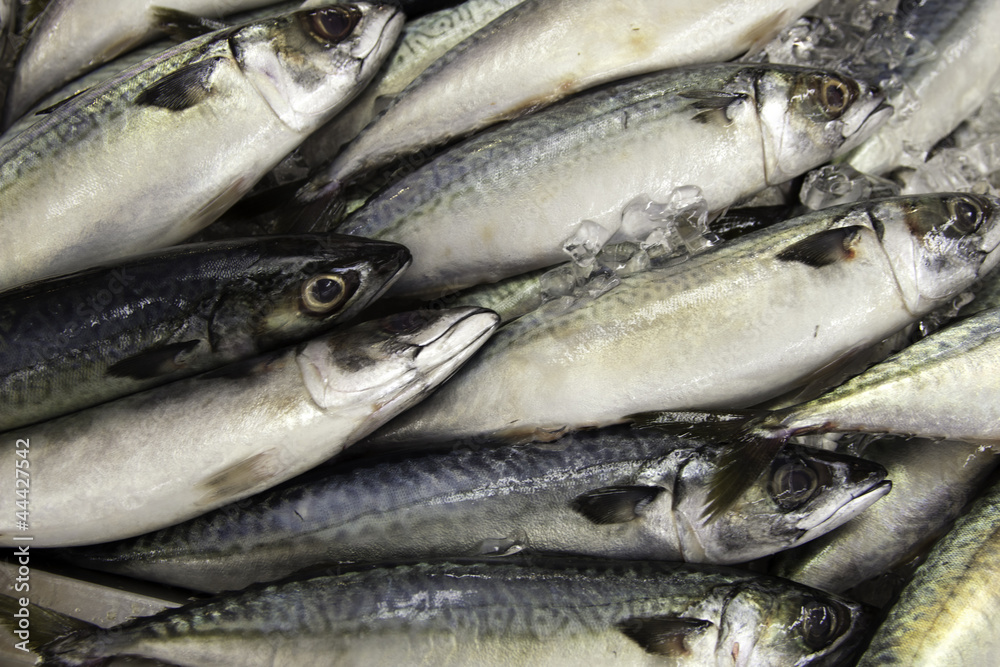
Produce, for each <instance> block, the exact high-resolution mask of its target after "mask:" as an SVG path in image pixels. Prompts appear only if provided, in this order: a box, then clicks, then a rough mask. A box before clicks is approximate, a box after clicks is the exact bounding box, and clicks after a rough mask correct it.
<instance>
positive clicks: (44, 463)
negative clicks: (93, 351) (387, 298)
mask: <svg viewBox="0 0 1000 667" xmlns="http://www.w3.org/2000/svg"><path fill="white" fill-rule="evenodd" d="M496 322H497V318H496V315H495V314H493V313H491V312H490V311H486V310H482V309H477V308H458V309H452V310H444V311H439V312H436V313H432V312H428V311H417V312H412V313H402V314H399V315H395V316H392V317H390V318H387V319H384V320H376V321H372V322H366V323H364V324H359V325H356V326H354V327H351V328H349V329H346V330H343V331H339V332H336V333H333V334H328V335H326V336H323V337H320V338H316V339H313V340H312V341H309V342H307V343H303V344H301V345H299V346H298V347H295V348H290V349H286V350H283V351H280V352H275V353H271V354H269V355H266V356H263V357H257V358H254V359H251V360H248V361H243V362H238V363H236V364H231V365H229V366H225V367H223V368H221V369H218V370H215V371H210V372H208V373H205V374H202V375H198V376H195V377H192V378H188V379H185V380H178V381H177V382H173V383H171V384H168V385H164V386H162V387H157V388H155V389H149V390H147V391H144V392H142V393H139V394H133V395H131V396H126V397H124V398H120V399H118V400H116V401H112V402H110V403H105V404H103V405H99V406H97V407H93V408H89V409H87V410H83V411H81V412H77V413H74V414H72V415H68V416H66V417H60V418H58V419H55V420H52V421H49V422H44V423H42V424H36V425H35V426H32V427H29V428H26V429H24V430H20V431H9V432H7V433H4V434H3V436H2V438H0V463H2V464H3V465H9V466H10V468H11V469H12V470H13V469H15V467H16V465H15V464H16V463H18V462H19V461H27V462H28V466H30V489H29V493H30V513H29V514H30V519H22V518H19V517H18V516H17V508H16V507H15V502H16V501H17V500H18V497H16V496H15V494H14V493H10V494H7V495H8V497H7V498H3V499H0V516H2V517H3V518H0V543H2V544H4V545H8V546H9V545H16V544H17V542H15V541H14V540H15V539H16V537H17V536H18V535H19V534H22V531H20V530H18V529H17V526H16V525H15V520H24V521H26V523H27V525H28V526H29V527H30V531H31V532H30V535H31V537H32V538H33V540H32V543H31V546H33V547H34V546H60V545H63V546H65V545H74V544H90V543H95V542H105V541H109V540H114V539H120V538H124V537H129V536H132V535H138V534H141V533H145V532H148V531H150V530H156V529H158V528H162V527H165V526H168V525H172V524H175V523H178V522H180V521H184V520H185V519H189V518H192V517H194V516H197V515H199V514H203V513H204V512H207V511H209V510H212V509H215V508H216V507H221V506H222V505H225V504H226V503H229V502H233V501H235V500H238V499H240V498H244V497H246V496H249V495H252V494H254V493H257V492H259V491H263V490H264V489H267V488H269V487H271V486H273V485H275V484H277V483H279V482H281V481H284V480H286V479H288V478H290V477H292V476H294V475H297V474H299V473H301V472H303V471H305V470H308V469H309V468H311V467H313V466H315V465H317V464H318V463H320V462H322V461H323V460H325V459H327V458H329V457H331V456H333V455H334V454H336V453H338V452H339V451H341V450H342V449H343V448H344V447H347V446H348V445H351V444H352V443H354V442H355V441H357V440H358V439H360V438H361V437H363V436H364V435H365V434H367V433H369V432H371V431H372V430H373V429H374V428H376V427H377V426H379V425H380V424H382V423H384V422H385V421H386V420H387V419H389V418H390V417H392V416H393V415H395V414H397V413H399V412H400V411H402V410H405V409H406V408H408V407H410V406H411V405H413V404H414V403H415V402H417V401H419V400H421V399H422V398H423V397H424V396H426V395H427V393H428V392H430V391H432V390H433V389H434V388H435V387H436V386H437V385H438V384H440V383H441V382H443V381H444V380H445V379H446V378H447V377H448V376H450V375H451V374H452V373H453V372H454V371H455V369H456V368H457V367H458V366H460V365H461V364H462V363H463V362H464V361H465V360H466V359H468V357H469V355H471V354H472V353H473V352H474V351H475V350H476V349H477V348H478V347H479V346H480V345H481V344H482V343H483V342H484V341H485V340H486V339H487V338H488V336H489V334H490V333H491V332H492V330H493V328H494V327H495V326H496ZM25 467H26V466H23V465H22V466H20V467H19V469H20V468H25ZM80 480H86V483H85V484H83V483H80ZM80 508H86V512H85V513H84V514H81V512H80Z"/></svg>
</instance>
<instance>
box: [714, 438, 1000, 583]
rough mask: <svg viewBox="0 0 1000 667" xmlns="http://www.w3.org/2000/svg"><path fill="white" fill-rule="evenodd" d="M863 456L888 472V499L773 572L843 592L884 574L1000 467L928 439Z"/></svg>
mask: <svg viewBox="0 0 1000 667" xmlns="http://www.w3.org/2000/svg"><path fill="white" fill-rule="evenodd" d="M864 455H865V457H866V458H868V459H870V460H873V461H878V462H879V463H881V464H883V465H885V466H886V469H887V470H888V471H889V475H890V476H891V478H892V493H891V494H890V495H889V497H887V498H885V499H884V500H883V501H882V502H880V503H877V504H876V505H875V506H874V507H872V508H870V509H869V510H868V511H866V512H864V513H863V514H862V515H861V516H858V517H857V518H855V519H853V520H852V521H851V522H850V523H849V524H847V525H846V526H841V527H840V528H838V529H837V530H834V531H833V532H830V533H828V534H826V535H822V536H820V537H819V538H818V539H816V540H813V541H812V542H810V543H809V544H805V545H803V546H801V547H799V548H797V549H794V550H792V551H787V552H785V553H783V554H781V555H780V556H779V557H778V558H777V559H776V560H775V561H773V562H772V567H771V570H770V571H771V572H772V573H774V574H776V575H777V576H779V577H784V578H786V579H791V580H792V581H797V582H799V583H800V584H804V585H806V586H812V587H814V588H819V589H821V590H824V591H829V592H831V593H841V592H843V591H846V590H848V589H850V588H853V587H855V586H857V585H858V584H861V583H862V582H864V581H867V580H869V579H872V578H874V577H877V576H879V575H881V574H884V573H886V572H889V571H890V570H891V569H893V568H894V567H897V566H900V565H902V564H903V563H905V562H906V561H907V560H909V559H911V558H913V556H914V555H915V554H917V553H919V552H920V551H921V549H922V548H924V547H926V545H928V544H930V543H931V542H932V541H933V540H935V539H937V538H938V537H940V536H941V535H943V534H944V533H945V532H946V531H947V529H948V528H950V527H951V523H952V522H953V521H954V520H955V518H956V517H958V515H959V514H960V513H961V511H962V509H963V508H964V507H965V505H966V503H967V502H969V500H970V498H972V497H973V495H974V494H975V493H976V492H977V491H978V490H979V488H980V486H981V485H982V482H983V480H984V478H985V477H986V476H987V475H988V474H989V473H990V471H991V470H993V469H994V468H995V467H996V464H997V462H998V460H1000V459H998V458H997V454H996V452H993V451H990V450H989V449H984V448H982V447H981V446H979V445H970V444H967V443H962V442H939V441H936V440H925V439H919V440H910V441H908V442H897V441H896V440H895V439H886V440H883V441H879V442H877V443H875V444H873V445H870V446H869V447H867V448H866V449H865V454H864ZM723 516H725V515H723ZM721 518H722V517H720V520H721Z"/></svg>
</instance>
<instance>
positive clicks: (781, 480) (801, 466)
mask: <svg viewBox="0 0 1000 667" xmlns="http://www.w3.org/2000/svg"><path fill="white" fill-rule="evenodd" d="M822 482H823V480H822V479H821V477H820V474H819V473H818V472H817V471H816V469H815V468H813V467H812V466H810V465H809V464H808V463H806V462H805V461H802V460H798V459H790V460H786V461H783V462H779V463H778V465H776V466H775V468H774V472H773V473H772V474H771V484H770V488H769V491H770V493H771V498H772V499H773V500H774V502H775V503H777V505H778V507H780V508H781V509H782V510H784V511H791V510H795V509H798V508H799V507H801V506H803V505H805V504H806V503H807V502H809V501H810V500H812V498H813V496H815V495H816V492H817V491H818V490H819V488H820V487H821V486H822Z"/></svg>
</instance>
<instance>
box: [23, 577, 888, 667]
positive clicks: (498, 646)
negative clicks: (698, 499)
mask: <svg viewBox="0 0 1000 667" xmlns="http://www.w3.org/2000/svg"><path fill="white" fill-rule="evenodd" d="M871 624H872V614H871V612H870V611H868V610H867V609H865V608H863V607H862V606H861V605H859V604H857V603H855V602H850V601H848V600H845V599H843V598H837V597H834V596H831V595H828V594H824V593H821V592H819V591H815V590H813V589H808V588H805V587H801V586H798V585H795V584H791V583H788V582H782V581H781V580H778V579H773V578H769V577H764V576H762V575H755V574H751V573H746V572H740V571H736V570H726V569H722V568H718V569H716V568H711V569H709V568H704V567H703V568H696V567H694V566H690V565H687V566H679V565H676V564H669V563H633V562H624V563H617V564H607V563H601V562H598V561H591V560H572V561H558V560H557V561H548V560H541V559H539V560H535V561H531V562H529V563H526V564H515V563H506V562H503V563H477V564H450V563H432V564H426V565H419V564H418V565H400V566H396V567H385V568H375V569H365V570H361V571H358V572H347V573H343V574H336V573H331V574H328V575H325V576H314V577H311V578H303V579H297V580H293V581H288V582H286V583H284V584H276V585H272V586H268V587H264V588H257V589H250V590H248V591H246V592H241V593H236V594H227V595H224V596H220V597H218V598H216V599H214V600H209V601H206V602H201V603H195V604H192V605H188V606H185V607H181V608H179V609H175V610H169V611H166V612H163V613H162V614H159V615H157V616H151V617H146V618H143V619H137V620H136V621H133V622H131V623H129V624H127V625H122V626H118V627H115V628H110V629H107V630H97V631H94V632H89V633H75V634H71V635H69V636H67V637H65V638H62V639H57V640H56V641H54V642H52V643H50V644H48V645H47V646H45V647H44V648H43V649H42V654H43V655H44V656H45V658H46V660H47V661H48V664H53V665H83V664H86V663H87V662H88V661H94V660H96V659H100V658H103V657H109V656H114V655H120V654H128V655H140V656H143V657H153V658H158V659H161V660H165V661H167V662H169V663H170V664H176V665H197V666H199V667H200V666H202V665H207V664H239V665H247V666H253V667H256V666H261V667H263V666H265V665H266V666H268V667H273V666H275V665H288V666H291V665H310V666H312V665H316V666H318V665H358V666H361V665H413V664H437V665H448V666H455V667H458V666H459V665H463V666H468V665H475V666H483V667H485V666H487V665H489V666H496V667H499V666H501V665H504V666H512V665H523V666H525V667H527V666H528V665H546V666H548V667H554V666H556V665H566V666H568V665H573V664H580V663H581V661H586V664H591V665H602V666H603V665H609V666H610V665H630V666H631V665H649V666H652V665H658V664H659V665H662V664H664V663H666V664H673V665H678V666H679V667H680V666H683V667H695V666H701V665H710V664H711V665H714V664H726V665H733V666H734V667H750V666H752V665H800V666H803V667H804V666H805V665H810V664H817V665H818V664H835V663H836V662H837V661H842V660H848V659H849V658H850V657H851V655H852V654H853V653H855V652H856V650H857V648H858V645H859V643H860V642H861V641H862V639H863V636H864V634H865V633H866V632H867V631H868V629H869V628H870V626H871ZM664 633H669V636H670V637H671V640H670V641H664V640H663V639H661V638H662V636H663V635H664Z"/></svg>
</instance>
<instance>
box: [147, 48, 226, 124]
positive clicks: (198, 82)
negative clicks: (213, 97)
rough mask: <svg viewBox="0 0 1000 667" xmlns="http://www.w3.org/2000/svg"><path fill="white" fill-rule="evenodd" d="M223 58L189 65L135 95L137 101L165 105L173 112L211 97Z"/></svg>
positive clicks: (151, 104) (149, 104)
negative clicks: (212, 80)
mask: <svg viewBox="0 0 1000 667" xmlns="http://www.w3.org/2000/svg"><path fill="white" fill-rule="evenodd" d="M222 60H223V59H222V58H208V59H206V60H199V61H198V62H196V63H193V64H191V65H186V66H185V67H182V68H180V69H179V70H177V71H175V72H171V73H170V74H168V75H166V76H165V77H163V78H161V79H158V80H157V81H155V82H154V83H153V84H152V85H150V86H149V87H148V88H146V89H145V90H144V91H142V92H141V93H139V95H138V96H137V97H136V98H135V102H136V104H144V105H147V106H155V107H162V108H164V109H169V110H171V111H183V110H184V109H189V108H191V107H193V106H195V105H197V104H198V103H200V102H202V101H204V100H205V99H207V98H208V96H209V94H210V93H211V92H212V86H211V82H210V79H211V77H212V72H214V71H215V68H216V67H218V65H219V63H220V62H221V61H222Z"/></svg>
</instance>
